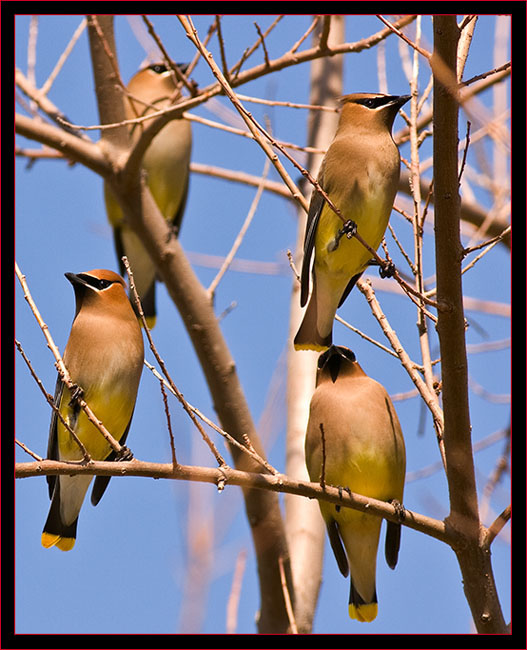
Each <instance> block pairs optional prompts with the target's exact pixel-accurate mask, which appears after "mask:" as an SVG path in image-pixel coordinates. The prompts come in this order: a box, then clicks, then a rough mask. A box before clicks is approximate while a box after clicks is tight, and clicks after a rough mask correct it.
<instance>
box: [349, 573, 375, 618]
mask: <svg viewBox="0 0 527 650" xmlns="http://www.w3.org/2000/svg"><path fill="white" fill-rule="evenodd" d="M348 611H349V615H350V618H354V619H356V620H357V621H360V622H361V623H370V622H371V621H373V619H374V618H376V616H377V593H376V591H375V588H374V590H373V597H372V599H371V602H369V603H365V602H364V599H363V598H362V596H361V595H360V594H359V592H358V591H357V590H356V589H355V587H354V586H353V580H351V579H350V599H349V607H348Z"/></svg>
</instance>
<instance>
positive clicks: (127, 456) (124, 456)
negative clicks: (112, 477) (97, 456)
mask: <svg viewBox="0 0 527 650" xmlns="http://www.w3.org/2000/svg"><path fill="white" fill-rule="evenodd" d="M133 459H134V455H133V453H132V450H131V449H129V448H128V447H127V446H126V445H122V447H121V450H120V451H118V452H117V454H116V455H115V460H116V462H118V461H122V462H129V461H131V460H133Z"/></svg>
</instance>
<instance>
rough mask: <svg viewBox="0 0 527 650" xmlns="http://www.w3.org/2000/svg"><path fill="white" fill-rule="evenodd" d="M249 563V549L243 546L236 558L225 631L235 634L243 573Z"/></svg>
mask: <svg viewBox="0 0 527 650" xmlns="http://www.w3.org/2000/svg"><path fill="white" fill-rule="evenodd" d="M246 563H247V551H246V550H245V549H244V548H243V549H242V550H241V551H240V552H239V553H238V557H237V558H236V565H235V567H234V575H233V577H232V585H231V591H230V593H229V598H228V599H227V617H226V618H227V620H226V624H225V632H226V633H227V634H234V633H235V632H236V622H237V619H238V604H239V602H240V594H241V590H242V580H243V573H244V571H245V565H246Z"/></svg>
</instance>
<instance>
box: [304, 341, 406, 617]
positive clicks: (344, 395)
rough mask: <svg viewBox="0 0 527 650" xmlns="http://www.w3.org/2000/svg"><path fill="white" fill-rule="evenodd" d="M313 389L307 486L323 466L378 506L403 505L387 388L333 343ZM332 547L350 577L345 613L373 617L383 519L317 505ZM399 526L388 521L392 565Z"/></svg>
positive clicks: (401, 468) (397, 429) (399, 443)
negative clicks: (308, 479) (385, 502)
mask: <svg viewBox="0 0 527 650" xmlns="http://www.w3.org/2000/svg"><path fill="white" fill-rule="evenodd" d="M318 367H319V370H318V373H317V388H316V390H315V392H314V394H313V397H312V399H311V405H310V415H309V422H308V425H307V433H306V443H305V451H306V465H307V469H308V472H309V476H310V477H311V480H312V481H317V482H318V481H319V480H320V477H321V471H322V466H323V453H322V449H323V447H322V432H321V427H322V428H323V432H324V440H325V443H324V448H325V463H324V465H325V473H324V480H325V482H326V483H327V484H330V485H333V486H338V487H342V488H348V489H349V490H351V491H352V492H356V493H358V494H362V495H364V496H367V497H372V498H375V499H379V500H382V501H394V502H398V503H402V499H403V488H404V477H405V468H406V456H405V447H404V439H403V434H402V431H401V426H400V424H399V420H398V418H397V414H396V412H395V409H394V407H393V404H392V402H391V400H390V398H389V396H388V394H387V392H386V390H385V389H384V388H383V386H381V384H379V383H378V382H376V381H375V380H373V379H371V378H370V377H368V376H367V375H366V373H365V372H364V371H363V370H362V368H361V367H360V365H359V364H358V363H357V361H356V360H355V355H354V354H353V352H352V351H351V350H348V349H347V348H344V347H336V346H331V347H330V348H329V350H327V351H326V352H324V353H323V354H321V355H320V358H319V361H318ZM319 506H320V511H321V513H322V516H323V518H324V521H325V522H326V527H327V532H328V536H329V540H330V542H331V548H332V549H333V553H334V554H335V558H336V560H337V564H338V566H339V569H340V571H341V573H342V574H343V575H344V576H347V575H348V573H349V575H350V597H349V615H350V617H351V618H355V619H357V620H359V621H371V620H373V619H374V618H375V617H376V615H377V593H376V587H375V573H376V562H377V546H378V543H379V535H380V530H381V523H382V519H381V518H379V517H375V516H373V515H368V514H365V513H362V512H359V511H357V510H352V509H351V508H341V507H338V506H335V505H334V504H330V503H327V502H324V501H319ZM400 528H401V527H400V524H395V523H392V522H388V523H387V533H386V545H385V555H386V560H387V562H388V565H389V566H390V567H391V568H392V569H393V568H394V567H395V565H396V563H397V556H398V552H399V542H400Z"/></svg>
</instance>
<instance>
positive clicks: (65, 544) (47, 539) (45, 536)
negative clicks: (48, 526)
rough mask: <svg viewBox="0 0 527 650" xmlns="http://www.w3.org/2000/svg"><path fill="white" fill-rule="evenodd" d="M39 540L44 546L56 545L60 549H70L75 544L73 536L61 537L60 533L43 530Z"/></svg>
mask: <svg viewBox="0 0 527 650" xmlns="http://www.w3.org/2000/svg"><path fill="white" fill-rule="evenodd" d="M41 542H42V546H43V547H44V548H51V547H52V546H56V547H57V548H58V549H60V550H61V551H71V549H72V548H73V547H74V546H75V537H61V536H60V535H53V534H52V533H45V532H44V533H42V539H41Z"/></svg>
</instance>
